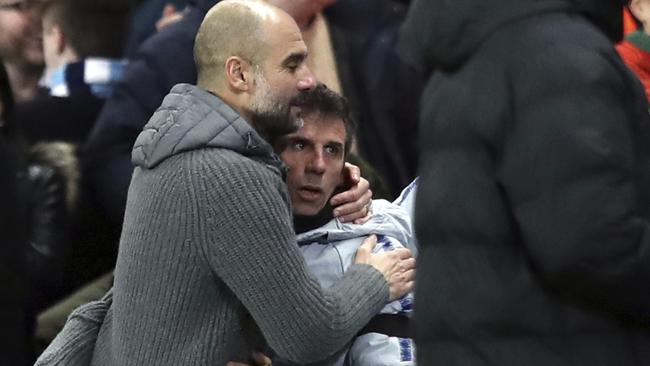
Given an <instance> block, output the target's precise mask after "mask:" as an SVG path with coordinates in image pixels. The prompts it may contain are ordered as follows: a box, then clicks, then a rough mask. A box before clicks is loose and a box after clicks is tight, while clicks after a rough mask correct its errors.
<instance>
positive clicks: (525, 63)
mask: <svg viewBox="0 0 650 366" xmlns="http://www.w3.org/2000/svg"><path fill="white" fill-rule="evenodd" d="M622 5H623V1H617V0H561V1H543V0H542V1H539V0H525V1H522V0H457V1H453V2H448V1H443V0H415V1H414V3H413V5H412V8H411V11H410V13H409V16H408V17H407V20H406V23H405V28H404V29H403V31H404V35H403V36H404V37H405V38H404V42H406V43H405V44H404V45H405V47H406V49H409V50H411V52H409V56H410V57H411V59H412V60H414V61H419V62H421V63H424V64H425V65H426V66H428V67H429V68H431V69H434V70H436V71H435V72H434V73H433V76H432V77H431V79H430V80H429V83H428V85H427V88H426V93H425V96H424V97H423V110H422V115H421V126H422V129H421V147H422V150H421V164H420V180H419V189H418V200H417V205H416V208H415V209H416V216H415V221H416V223H415V226H416V234H417V237H418V241H419V244H420V253H419V268H420V270H419V273H418V280H417V285H416V291H415V293H416V298H417V303H416V304H415V312H414V320H415V324H416V344H417V346H418V354H417V358H418V363H419V364H422V365H470V366H471V365H504V366H505V365H648V364H650V328H649V327H648V311H649V309H650V144H649V143H648V141H650V120H649V116H648V106H647V101H646V98H645V97H644V95H643V90H642V88H641V86H640V84H639V83H638V82H637V80H636V78H635V77H634V75H633V74H632V73H631V72H630V71H629V70H628V68H627V67H625V64H624V63H623V62H622V61H621V60H620V58H619V57H618V55H617V54H616V50H615V49H614V43H615V42H617V41H619V40H620V39H621V36H622V27H621V19H622V16H621V10H622V8H623V7H622Z"/></svg>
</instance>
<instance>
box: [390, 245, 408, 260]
mask: <svg viewBox="0 0 650 366" xmlns="http://www.w3.org/2000/svg"><path fill="white" fill-rule="evenodd" d="M391 253H395V255H396V256H397V258H399V259H402V260H406V259H409V258H413V253H411V251H410V250H409V249H406V248H398V249H395V250H394V251H392V252H391Z"/></svg>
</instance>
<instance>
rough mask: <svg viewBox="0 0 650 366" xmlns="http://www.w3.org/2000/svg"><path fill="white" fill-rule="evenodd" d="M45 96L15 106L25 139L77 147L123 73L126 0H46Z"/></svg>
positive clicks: (127, 20) (44, 12) (44, 39)
mask: <svg viewBox="0 0 650 366" xmlns="http://www.w3.org/2000/svg"><path fill="white" fill-rule="evenodd" d="M41 13H42V18H43V27H42V28H43V46H44V49H45V66H46V78H45V83H44V84H45V86H46V87H47V88H48V95H47V96H43V97H38V98H36V99H34V100H32V101H29V102H27V103H23V104H22V105H19V106H18V110H17V113H16V114H17V115H16V118H17V123H18V124H19V126H20V128H21V130H22V132H23V134H24V136H25V137H26V138H28V139H29V140H30V141H66V142H70V143H73V144H76V145H78V144H81V143H83V142H84V141H85V139H86V138H87V136H88V133H89V132H90V130H91V129H92V127H93V124H94V123H95V120H96V118H97V115H98V114H99V111H100V109H101V107H102V106H103V104H104V100H105V99H106V98H108V97H110V96H111V94H112V89H113V84H114V83H115V82H117V80H119V78H120V77H121V75H122V69H123V62H122V61H121V60H120V57H121V54H122V48H123V46H124V42H125V40H126V36H127V34H128V30H129V28H128V24H129V23H128V22H129V14H130V3H129V1H128V0H93V1H88V0H48V1H45V3H44V5H43V7H42V11H41Z"/></svg>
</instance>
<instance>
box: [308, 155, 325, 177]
mask: <svg viewBox="0 0 650 366" xmlns="http://www.w3.org/2000/svg"><path fill="white" fill-rule="evenodd" d="M307 169H308V170H309V172H311V173H313V174H319V175H321V174H324V173H325V159H323V154H321V153H318V152H317V153H314V155H313V156H312V158H311V160H310V161H309V164H307Z"/></svg>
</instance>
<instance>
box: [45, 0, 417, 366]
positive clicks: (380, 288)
mask: <svg viewBox="0 0 650 366" xmlns="http://www.w3.org/2000/svg"><path fill="white" fill-rule="evenodd" d="M306 57H307V48H306V46H305V44H304V42H303V41H302V37H301V34H300V31H299V29H298V27H297V25H296V23H295V21H294V20H293V19H292V18H291V17H290V16H289V15H288V14H286V13H285V12H283V11H282V10H280V9H278V8H276V7H273V6H270V5H267V4H265V3H263V2H259V1H244V0H239V1H238V0H230V1H229V0H225V1H222V2H220V3H219V4H218V5H216V6H215V7H213V8H212V9H211V10H210V11H209V12H208V14H207V15H206V17H205V20H204V21H203V23H202V25H201V28H200V29H199V32H198V34H197V39H196V43H195V60H196V63H197V70H198V85H197V86H192V85H188V84H179V85H176V86H175V87H174V88H172V90H171V92H170V93H169V94H168V95H167V97H165V99H164V101H163V104H162V105H161V107H160V108H159V109H158V110H157V111H156V113H155V114H154V115H153V116H152V118H151V119H150V121H149V122H148V123H147V125H146V126H145V129H144V131H143V132H142V133H141V134H140V135H139V137H138V139H137V140H136V144H135V147H134V148H133V161H134V163H135V165H136V170H135V172H134V175H133V178H132V181H131V186H130V188H129V197H128V201H127V209H126V213H125V219H124V228H123V231H122V238H121V241H120V248H119V254H118V260H117V266H116V268H115V283H114V288H113V290H112V291H111V292H109V293H108V294H107V296H106V297H105V298H104V299H102V300H100V301H98V302H95V303H90V304H87V305H85V306H83V307H81V308H79V309H77V310H76V311H75V312H73V314H72V315H71V316H70V318H69V320H68V324H66V327H65V328H64V330H63V331H62V332H61V333H60V334H59V335H58V336H57V338H56V339H55V340H54V341H53V342H52V344H51V345H50V347H49V348H48V349H47V350H46V351H45V352H44V353H43V354H42V355H41V357H40V358H39V361H38V362H37V364H38V365H48V364H56V363H57V362H61V363H65V364H66V365H82V364H88V363H91V364H93V365H142V364H155V365H179V364H183V365H205V364H211V365H212V364H215V365H223V364H225V363H226V362H228V361H245V360H247V359H248V357H249V355H250V354H251V353H252V352H253V351H255V350H258V349H266V347H270V348H271V349H272V350H273V351H274V352H275V353H277V354H278V355H279V356H280V357H282V358H285V359H288V360H290V361H292V362H297V363H310V362H315V361H318V360H321V359H324V358H326V357H328V356H330V355H332V354H333V353H334V352H336V351H338V350H340V349H341V348H343V346H344V345H345V344H346V343H348V342H349V341H350V340H351V339H352V337H353V336H354V335H355V334H356V333H357V332H358V331H359V330H360V329H361V328H362V327H363V326H364V325H365V324H366V323H367V322H368V321H369V320H370V318H371V317H372V316H373V315H374V314H376V313H377V312H378V311H379V310H380V309H381V308H382V307H383V306H384V305H385V303H386V302H387V301H390V300H394V299H396V298H399V297H401V296H402V295H404V294H405V293H407V292H408V291H409V290H410V289H411V287H412V278H413V275H414V265H415V261H414V259H413V258H412V257H411V255H410V252H409V251H408V250H405V249H402V250H396V251H392V252H386V253H379V254H371V253H370V247H371V246H372V245H373V244H374V242H373V240H372V239H369V240H368V242H367V243H366V244H365V245H364V246H363V247H362V248H361V249H360V251H359V253H358V254H357V258H356V264H355V265H354V266H352V267H351V268H350V269H349V270H348V271H347V272H346V274H345V275H344V276H343V278H342V280H341V281H339V282H337V284H336V285H334V286H332V287H331V288H329V289H323V288H321V286H320V285H319V284H318V282H317V281H316V280H315V279H314V278H312V277H311V276H310V275H309V273H308V270H307V268H306V264H305V261H304V258H303V257H302V255H301V254H300V251H299V249H298V246H297V245H296V241H295V234H294V231H293V227H292V222H291V212H290V207H289V206H290V203H289V197H288V195H287V192H286V186H285V184H284V181H283V175H284V167H283V165H282V163H281V162H280V159H279V158H278V157H277V155H275V154H274V153H273V150H272V148H271V144H272V143H273V142H275V141H277V139H278V138H280V137H281V136H283V135H285V134H287V133H291V132H293V131H295V130H296V129H297V128H298V127H299V120H298V119H297V118H296V116H295V112H296V110H297V108H298V107H299V106H298V105H297V104H296V103H297V99H298V98H297V97H298V96H299V95H300V94H301V93H302V92H305V91H308V90H310V89H312V88H313V87H314V86H315V80H314V77H313V75H312V73H311V71H310V70H309V68H308V67H307V66H306V65H305V63H304V61H305V59H306ZM98 319H99V322H100V323H101V325H99V324H97V323H96V322H98ZM87 329H92V331H88V330H87Z"/></svg>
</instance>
